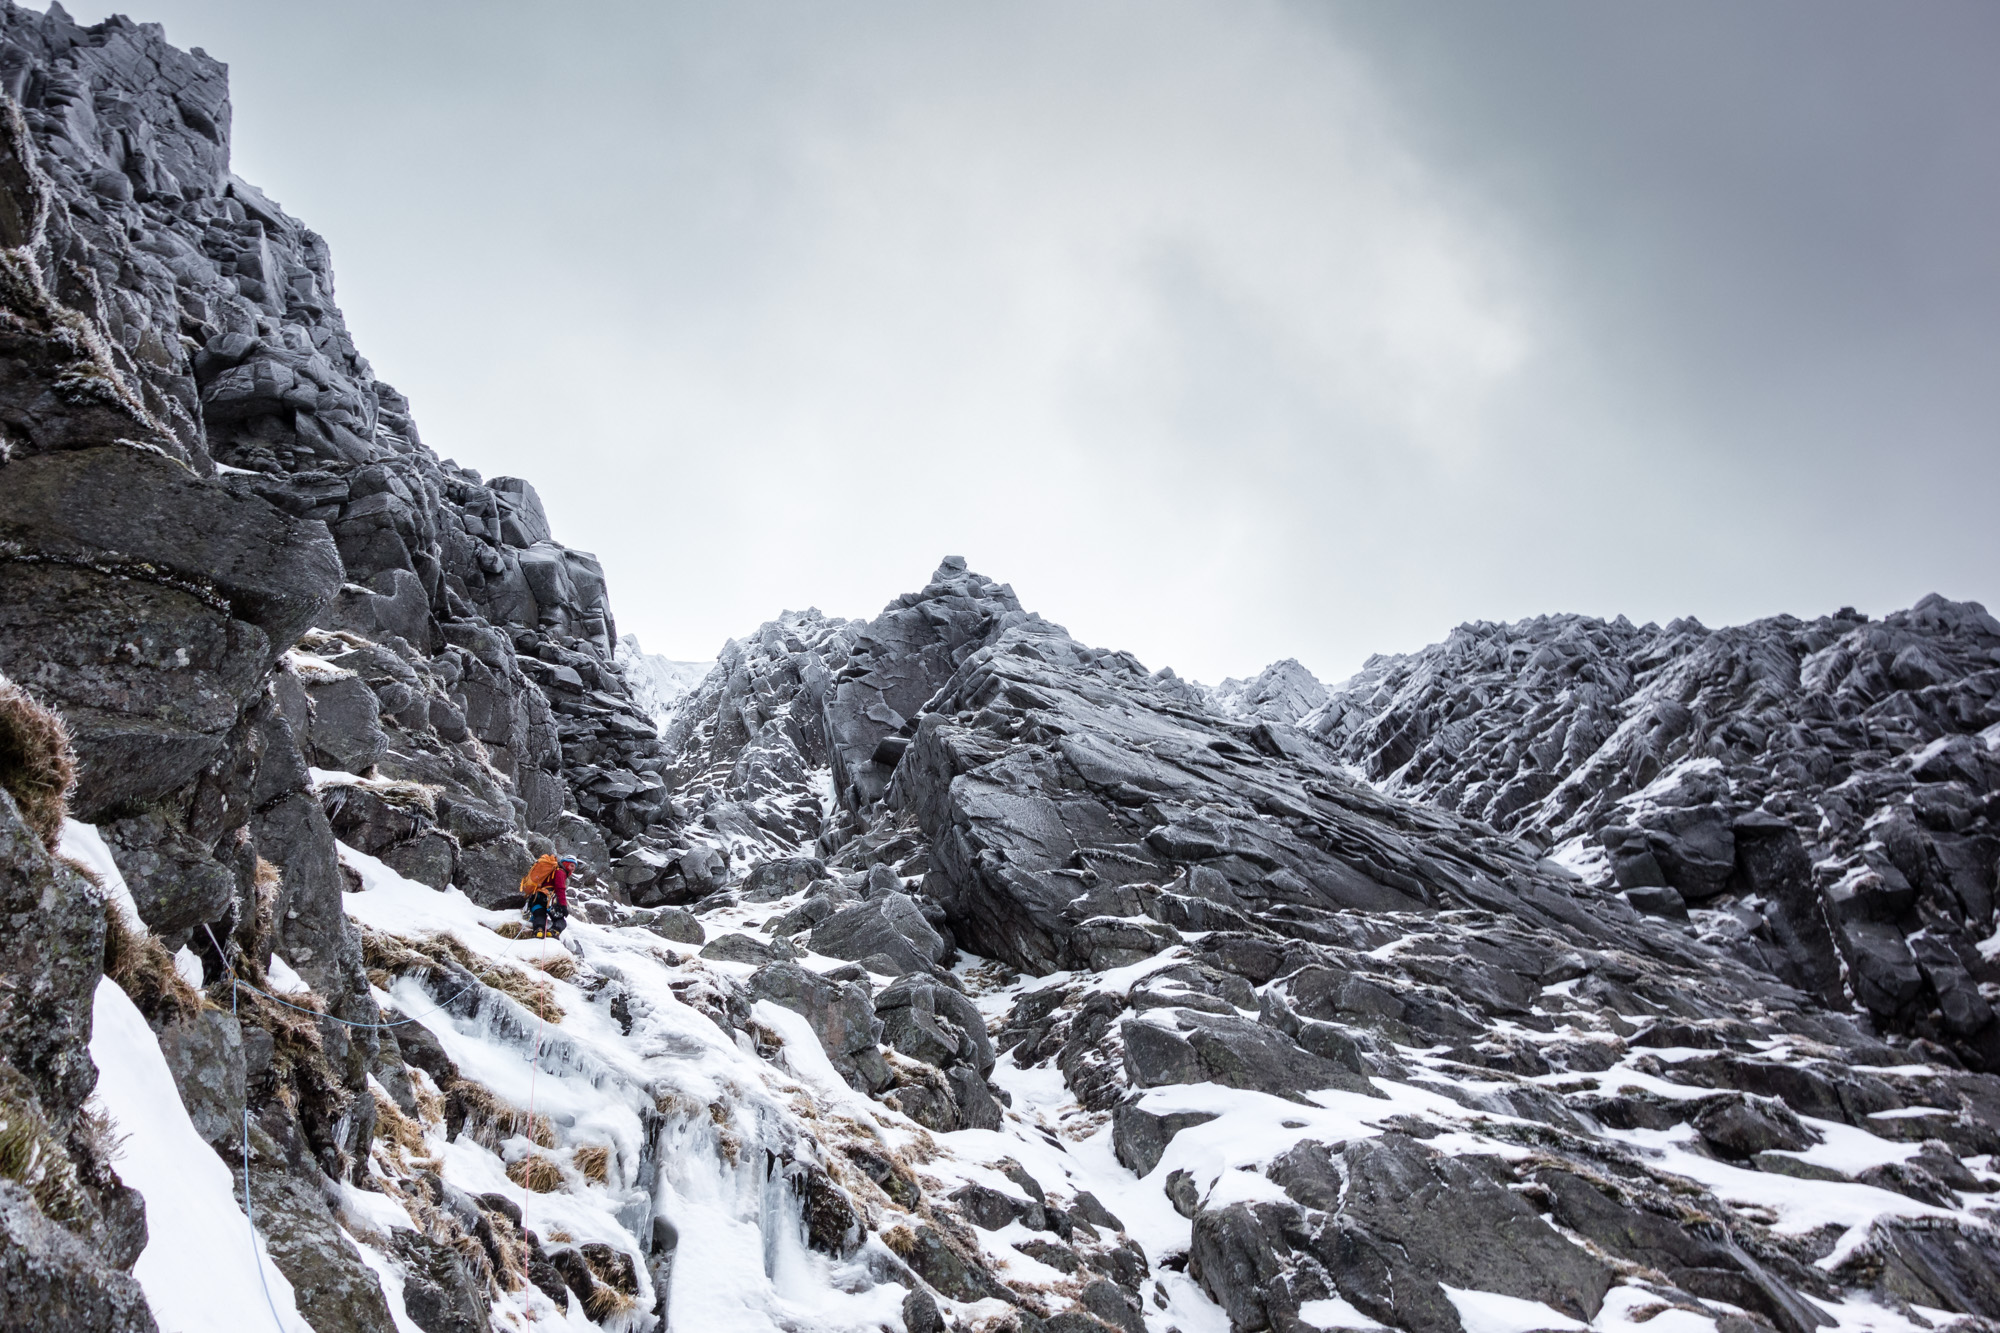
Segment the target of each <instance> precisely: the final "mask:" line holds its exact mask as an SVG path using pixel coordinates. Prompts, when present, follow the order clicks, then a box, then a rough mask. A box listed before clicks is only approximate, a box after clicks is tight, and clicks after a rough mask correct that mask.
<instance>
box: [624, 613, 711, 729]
mask: <svg viewBox="0 0 2000 1333" xmlns="http://www.w3.org/2000/svg"><path fill="white" fill-rule="evenodd" d="M616 661H617V663H618V665H619V666H620V667H621V668H623V669H624V672H625V683H626V684H627V685H629V686H630V687H631V690H632V700H633V702H634V703H636V704H638V705H639V706H640V707H641V708H643V709H645V710H646V716H648V717H650V718H652V719H653V721H654V722H655V723H657V724H658V725H659V726H660V727H662V728H664V727H665V726H666V725H667V717H668V716H669V715H670V714H671V713H672V712H673V711H674V705H675V704H677V703H679V702H680V701H681V699H682V698H683V697H684V696H686V695H687V694H688V692H689V691H691V690H693V689H694V688H695V687H696V686H697V685H700V684H701V682H702V678H703V677H704V676H706V675H707V674H708V673H709V672H710V671H711V670H713V669H714V667H715V663H713V662H676V661H674V660H672V659H671V658H666V657H661V656H660V655H659V654H657V653H649V652H647V651H646V650H645V649H643V648H641V647H640V646H639V636H638V635H636V634H627V635H624V636H623V637H621V638H620V639H619V640H618V652H617V658H616Z"/></svg>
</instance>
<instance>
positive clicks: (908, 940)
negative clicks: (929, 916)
mask: <svg viewBox="0 0 2000 1333" xmlns="http://www.w3.org/2000/svg"><path fill="white" fill-rule="evenodd" d="M812 947H813V949H814V950H815V951H816V952H819V953H823V954H827V955H828V956H830V957H833V958H847V959H851V960H853V961H855V962H863V961H866V960H868V959H872V958H883V959H887V960H888V961H889V962H890V963H891V964H892V965H893V972H894V974H896V975H902V974H905V973H910V972H923V971H926V970H927V969H928V968H929V967H930V966H931V964H933V963H935V962H937V961H938V960H939V959H941V958H942V957H943V956H944V952H945V945H944V941H943V939H942V938H940V937H939V935H938V933H937V932H936V931H935V930H933V929H932V928H931V926H930V923H929V922H927V921H925V920H924V917H923V914H922V913H921V912H919V911H918V910H917V908H916V905H915V903H914V902H912V901H911V900H910V898H909V897H908V896H907V895H905V894H900V893H899V894H888V895H884V897H883V899H881V900H877V901H870V902H866V903H857V904H855V905H854V906H852V907H847V908H842V909H841V910H840V911H837V912H835V913H834V914H833V915H832V916H830V917H828V918H827V919H826V920H825V921H824V922H822V923H821V924H819V925H817V926H814V927H813V932H812Z"/></svg>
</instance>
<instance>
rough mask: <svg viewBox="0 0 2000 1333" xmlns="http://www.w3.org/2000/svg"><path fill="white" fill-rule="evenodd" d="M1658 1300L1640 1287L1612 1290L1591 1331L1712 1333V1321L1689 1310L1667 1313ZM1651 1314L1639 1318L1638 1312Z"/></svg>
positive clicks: (1608, 1292) (1611, 1332)
mask: <svg viewBox="0 0 2000 1333" xmlns="http://www.w3.org/2000/svg"><path fill="white" fill-rule="evenodd" d="M1661 1304H1663V1302H1662V1301H1661V1300H1660V1298H1659V1297H1658V1296H1655V1295H1654V1294H1653V1293H1652V1292H1650V1291H1648V1290H1646V1289H1645V1288H1644V1287H1637V1286H1629V1285H1628V1286H1621V1287H1613V1288H1612V1289H1611V1290H1610V1291H1607V1292H1605V1293H1604V1304H1603V1306H1602V1307H1601V1308H1600V1309H1599V1310H1598V1312H1597V1318H1595V1319H1593V1320H1591V1321H1590V1324H1591V1327H1592V1328H1595V1329H1599V1330H1601V1331H1602V1333H1613V1331H1614V1330H1616V1331H1618V1333H1623V1330H1628V1329H1638V1328H1642V1327H1643V1328H1644V1329H1645V1330H1646V1333H1715V1320H1713V1319H1711V1318H1709V1317H1708V1316H1707V1315H1699V1314H1696V1313H1695V1312H1694V1311H1692V1310H1680V1309H1667V1310H1662V1309H1660V1308H1659V1307H1660V1306H1661ZM1647 1310H1650V1311H1652V1313H1650V1314H1646V1315H1644V1317H1643V1318H1642V1317H1641V1312H1642V1311H1647Z"/></svg>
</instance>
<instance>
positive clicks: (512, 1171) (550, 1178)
mask: <svg viewBox="0 0 2000 1333" xmlns="http://www.w3.org/2000/svg"><path fill="white" fill-rule="evenodd" d="M507 1179H509V1180H511V1181H513V1182H514V1183H515V1184H516V1185H520V1186H523V1187H525V1188H527V1189H531V1190H533V1191H534V1192H535V1193H537V1194H553V1193H555V1192H556V1191H557V1190H559V1189H561V1188H562V1187H563V1173H562V1168H561V1167H559V1166H557V1165H556V1164H555V1163H554V1162H553V1161H552V1160H550V1159H549V1158H547V1157H544V1156H542V1155H541V1154H540V1153H529V1154H528V1155H527V1156H526V1157H523V1158H522V1159H521V1160H520V1161H518V1162H509V1163H508V1164H507Z"/></svg>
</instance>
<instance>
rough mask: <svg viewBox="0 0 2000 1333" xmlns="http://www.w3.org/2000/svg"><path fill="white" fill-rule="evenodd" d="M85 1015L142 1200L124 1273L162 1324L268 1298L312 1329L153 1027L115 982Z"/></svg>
mask: <svg viewBox="0 0 2000 1333" xmlns="http://www.w3.org/2000/svg"><path fill="white" fill-rule="evenodd" d="M100 845H101V844H100ZM91 1023H92V1027H91V1037H90V1057H91V1059H92V1060H94V1061H96V1063H97V1070H98V1077H97V1104H98V1106H99V1107H100V1108H101V1109H102V1110H103V1112H104V1113H105V1114H106V1115H108V1116H109V1117H110V1118H111V1120H112V1121H113V1123H114V1124H115V1125H116V1126H117V1132H118V1133H119V1134H122V1135H123V1136H124V1137H125V1142H124V1152H123V1156H122V1157H121V1158H120V1159H119V1161H118V1163H117V1168H118V1175H119V1177H120V1178H121V1179H122V1180H124V1182H125V1183H126V1184H127V1185H130V1186H131V1187H132V1188H133V1189H135V1190H137V1191H139V1193H140V1194H141V1195H142V1196H144V1198H145V1200H146V1235H147V1239H146V1248H145V1250H144V1251H143V1252H142V1253H141V1254H140V1255H139V1262H138V1264H137V1265H135V1266H134V1268H133V1270H132V1275H133V1276H134V1277H136V1278H138V1280H139V1285H140V1286H141V1287H143V1288H145V1291H146V1300H147V1303H148V1304H150V1305H151V1306H152V1307H153V1315H154V1317H155V1318H156V1319H158V1320H159V1323H160V1327H161V1328H163V1329H171V1330H173V1333H242V1330H243V1329H245V1328H246V1327H249V1326H250V1321H252V1320H255V1321H257V1322H259V1323H261V1322H262V1321H263V1320H264V1319H265V1318H267V1317H268V1315H269V1314H270V1305H271V1304H275V1305H276V1307H277V1317H278V1326H279V1328H280V1329H281V1330H282V1331H283V1333H313V1329H312V1326H311V1325H309V1324H308V1323H306V1321H305V1319H304V1318H303V1317H301V1316H300V1315H299V1313H298V1305H297V1301H296V1300H295V1299H294V1297H293V1294H292V1284H291V1283H289V1282H287V1281H286V1280H285V1276H284V1274H282V1273H280V1272H279V1271H278V1270H277V1268H276V1267H275V1266H274V1265H273V1264H272V1263H271V1261H270V1258H269V1256H268V1255H266V1254H265V1252H264V1241H263V1238H262V1237H261V1236H257V1235H255V1234H254V1233H253V1232H252V1231H251V1229H250V1223H249V1221H248V1219H246V1218H245V1217H244V1215H243V1210H242V1209H241V1208H240V1207H238V1205H237V1203H236V1195H235V1192H234V1190H233V1188H232V1186H231V1182H230V1176H229V1168H228V1167H226V1166H224V1165H223V1164H222V1159H221V1158H219V1157H217V1156H216V1155H215V1150H214V1149H213V1148H210V1147H209V1146H208V1144H207V1143H206V1142H205V1141H204V1140H203V1139H202V1137H201V1135H200V1134H198V1133H196V1132H195V1127H194V1122H193V1121H191V1120H189V1119H188V1114H187V1111H186V1109H185V1108H184V1107H183V1106H182V1105H181V1095H180V1091H179V1090H178V1089H177V1088H176V1087H175V1086H174V1076H173V1074H172V1073H171V1072H170V1071H169V1070H168V1069H167V1059H166V1057H165V1056H164V1055H162V1054H161V1053H160V1044H159V1042H158V1041H157V1040H156V1039H155V1038H154V1036H153V1030H152V1029H151V1028H149V1027H147V1026H146V1020H145V1019H144V1018H143V1017H142V1016H141V1015H140V1013H139V1010H138V1007H137V1006H136V1005H134V1004H133V1003H132V1001H131V999H130V998H129V997H128V996H127V995H126V994H125V992H124V991H122V990H120V989H118V986H117V983H115V982H113V981H110V980H109V979H100V980H99V981H98V983H97V994H96V997H95V999H94V1001H93V1003H92V1007H91ZM260 1274H261V1276H260ZM267 1284H268V1287H269V1291H270V1297H269V1303H268V1304H267V1301H266V1297H265V1289H266V1285H267Z"/></svg>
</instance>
